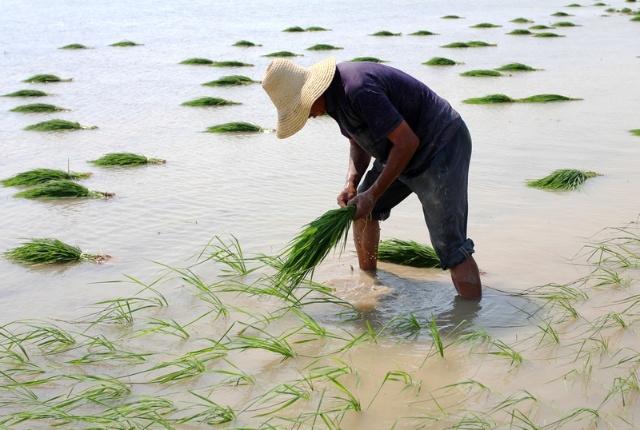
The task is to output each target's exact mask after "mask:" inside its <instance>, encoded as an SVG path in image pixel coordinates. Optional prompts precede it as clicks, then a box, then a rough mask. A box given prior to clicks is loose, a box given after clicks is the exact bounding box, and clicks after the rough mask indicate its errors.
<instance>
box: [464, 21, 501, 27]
mask: <svg viewBox="0 0 640 430" xmlns="http://www.w3.org/2000/svg"><path fill="white" fill-rule="evenodd" d="M498 27H502V26H501V25H497V24H492V23H490V22H481V23H480V24H476V25H472V26H471V28H498Z"/></svg>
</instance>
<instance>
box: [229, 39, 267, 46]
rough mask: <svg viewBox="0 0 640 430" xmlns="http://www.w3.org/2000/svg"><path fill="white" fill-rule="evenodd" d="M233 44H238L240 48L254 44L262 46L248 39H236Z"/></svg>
mask: <svg viewBox="0 0 640 430" xmlns="http://www.w3.org/2000/svg"><path fill="white" fill-rule="evenodd" d="M233 46H239V47H241V48H253V47H254V46H262V45H258V44H257V43H253V42H251V41H249V40H244V39H243V40H238V41H237V42H236V43H234V44H233Z"/></svg>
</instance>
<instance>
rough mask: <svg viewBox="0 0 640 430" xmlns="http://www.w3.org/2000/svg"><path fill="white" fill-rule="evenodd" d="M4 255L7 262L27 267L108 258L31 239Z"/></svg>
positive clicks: (72, 247)
mask: <svg viewBox="0 0 640 430" xmlns="http://www.w3.org/2000/svg"><path fill="white" fill-rule="evenodd" d="M4 255H5V256H6V257H7V258H8V259H9V260H12V261H15V262H17V263H22V264H28V265H36V264H63V263H74V262H77V261H82V260H87V261H94V262H101V261H104V260H105V259H107V258H108V257H109V256H108V255H92V254H85V253H84V252H82V250H81V249H80V248H78V247H77V246H71V245H69V244H67V243H64V242H62V241H60V240H58V239H48V238H41V239H31V240H30V241H29V242H25V243H23V244H22V245H20V246H18V247H17V248H14V249H11V250H9V251H7V252H5V253H4Z"/></svg>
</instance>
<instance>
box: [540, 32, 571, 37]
mask: <svg viewBox="0 0 640 430" xmlns="http://www.w3.org/2000/svg"><path fill="white" fill-rule="evenodd" d="M533 37H564V35H562V34H557V33H551V32H544V33H535V34H534V35H533Z"/></svg>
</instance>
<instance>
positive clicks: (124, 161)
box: [90, 152, 166, 167]
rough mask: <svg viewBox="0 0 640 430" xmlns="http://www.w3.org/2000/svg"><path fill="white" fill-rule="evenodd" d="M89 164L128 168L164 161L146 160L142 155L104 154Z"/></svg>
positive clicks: (162, 161) (129, 153)
mask: <svg viewBox="0 0 640 430" xmlns="http://www.w3.org/2000/svg"><path fill="white" fill-rule="evenodd" d="M90 163H92V164H95V165H96V166H100V167H115V166H119V167H128V166H143V165H145V164H164V163H166V161H165V160H162V159H160V158H148V157H145V156H144V155H140V154H134V153H131V152H111V153H109V154H105V155H103V156H102V157H100V158H98V159H97V160H92V161H90Z"/></svg>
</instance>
